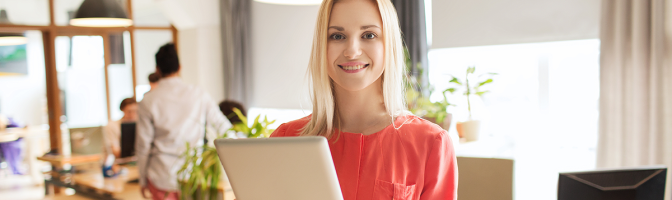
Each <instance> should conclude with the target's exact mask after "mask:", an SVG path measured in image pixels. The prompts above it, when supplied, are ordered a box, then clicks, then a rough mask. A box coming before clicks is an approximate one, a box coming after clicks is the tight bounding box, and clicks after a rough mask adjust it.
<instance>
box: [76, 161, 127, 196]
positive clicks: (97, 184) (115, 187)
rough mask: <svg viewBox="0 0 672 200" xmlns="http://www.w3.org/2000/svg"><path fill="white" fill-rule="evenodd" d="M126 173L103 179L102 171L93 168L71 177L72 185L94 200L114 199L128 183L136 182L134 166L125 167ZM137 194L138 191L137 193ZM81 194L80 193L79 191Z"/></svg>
mask: <svg viewBox="0 0 672 200" xmlns="http://www.w3.org/2000/svg"><path fill="white" fill-rule="evenodd" d="M123 168H126V173H124V174H120V175H118V176H115V177H111V178H105V177H103V174H102V169H100V168H95V169H94V170H89V171H87V172H84V173H78V174H74V175H73V176H72V185H74V186H75V187H76V188H75V190H77V189H79V190H82V191H84V192H86V193H88V194H85V196H90V197H94V198H96V199H116V198H114V196H115V194H119V193H122V192H124V191H125V189H126V188H127V187H126V184H127V183H128V182H129V181H133V180H137V179H138V177H139V174H138V168H137V167H136V166H126V167H123ZM138 192H139V191H138ZM80 193H81V191H80Z"/></svg>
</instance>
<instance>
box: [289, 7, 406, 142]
mask: <svg viewBox="0 0 672 200" xmlns="http://www.w3.org/2000/svg"><path fill="white" fill-rule="evenodd" d="M336 1H337V0H324V1H322V5H321V6H320V11H319V13H318V16H317V23H316V25H315V36H314V37H313V47H312V52H311V55H310V62H309V64H308V74H309V76H310V77H311V79H312V88H311V89H312V103H313V114H312V116H311V119H310V121H309V122H308V124H306V126H305V127H304V128H303V130H302V131H301V133H300V135H304V136H308V135H312V136H325V137H327V138H330V137H331V136H332V135H333V133H334V130H335V128H334V124H335V122H336V119H335V118H336V106H337V105H336V103H335V100H334V92H333V84H334V83H333V81H332V80H331V78H329V75H328V74H327V69H326V67H325V66H327V65H328V64H327V53H326V52H327V37H328V33H327V29H328V27H329V17H330V16H331V10H332V8H333V6H334V3H336ZM375 2H376V3H377V5H378V10H379V11H380V17H381V19H382V21H383V27H382V29H383V34H382V35H383V43H384V48H385V49H384V53H383V56H384V61H383V66H384V71H383V75H382V77H383V80H382V87H383V88H382V89H383V99H384V104H385V109H386V111H387V113H388V114H389V115H390V117H391V120H394V118H395V117H397V116H400V115H402V114H405V113H406V104H405V102H404V98H403V96H404V95H403V94H404V91H403V90H404V87H403V78H404V73H405V66H404V65H405V62H404V59H405V58H404V52H403V51H404V47H403V44H402V37H401V31H400V29H399V20H398V18H397V12H396V10H395V9H394V5H392V2H390V0H375ZM393 123H394V121H393ZM339 129H340V128H339Z"/></svg>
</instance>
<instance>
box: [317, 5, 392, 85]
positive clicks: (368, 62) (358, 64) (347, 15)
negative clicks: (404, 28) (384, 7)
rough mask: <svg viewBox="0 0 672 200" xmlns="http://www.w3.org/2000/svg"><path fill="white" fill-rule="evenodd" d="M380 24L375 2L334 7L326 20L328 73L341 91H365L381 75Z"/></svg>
mask: <svg viewBox="0 0 672 200" xmlns="http://www.w3.org/2000/svg"><path fill="white" fill-rule="evenodd" d="M382 28H383V23H382V20H381V18H380V12H379V11H378V7H377V5H376V3H375V2H374V1H367V0H346V1H339V2H338V3H336V4H334V6H333V8H332V11H331V18H329V30H328V38H327V62H328V66H327V67H328V69H327V72H328V74H329V77H331V79H332V80H334V82H335V83H336V84H338V85H339V86H341V87H342V88H343V89H346V90H349V91H357V90H361V89H364V88H366V87H367V86H369V85H371V84H372V83H373V82H375V81H376V80H378V79H379V78H380V76H381V74H383V68H384V67H383V51H384V44H383V29H382Z"/></svg>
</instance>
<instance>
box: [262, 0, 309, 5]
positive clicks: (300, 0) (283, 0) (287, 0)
mask: <svg viewBox="0 0 672 200" xmlns="http://www.w3.org/2000/svg"><path fill="white" fill-rule="evenodd" d="M256 1H257V2H262V3H270V4H283V5H320V4H321V3H322V0H256Z"/></svg>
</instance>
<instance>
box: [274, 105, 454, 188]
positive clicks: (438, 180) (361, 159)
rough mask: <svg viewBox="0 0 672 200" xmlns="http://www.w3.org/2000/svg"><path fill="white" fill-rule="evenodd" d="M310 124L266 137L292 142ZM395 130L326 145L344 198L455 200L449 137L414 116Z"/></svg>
mask: <svg viewBox="0 0 672 200" xmlns="http://www.w3.org/2000/svg"><path fill="white" fill-rule="evenodd" d="M309 120H310V116H307V117H304V118H302V119H298V120H295V121H292V122H288V123H284V124H282V125H280V127H278V129H276V130H275V131H274V132H273V134H271V137H286V136H297V135H298V134H299V133H300V130H301V128H303V127H304V126H305V125H306V124H307V123H308V121H309ZM402 123H404V125H403V126H401V128H399V126H400V125H401V124H402ZM394 126H396V127H397V128H399V129H398V130H397V129H395V128H394ZM394 126H393V125H389V126H387V127H386V128H384V129H383V130H381V131H379V132H376V133H373V134H371V135H363V134H361V133H348V132H341V134H338V133H337V134H335V136H338V139H336V137H332V138H331V139H330V140H329V148H330V149H331V156H332V158H333V160H334V166H335V168H336V174H337V175H338V181H339V182H340V186H341V192H342V193H343V198H344V199H345V200H355V199H360V200H364V199H374V200H378V199H385V200H389V199H395V200H418V199H421V200H425V199H427V200H429V199H431V200H456V199H457V160H456V158H455V152H454V150H453V146H452V143H451V141H450V137H449V136H448V133H447V132H446V131H445V130H443V129H442V128H441V127H439V126H438V125H436V124H433V123H431V122H429V121H426V120H424V119H422V118H419V117H417V116H414V115H406V116H400V117H397V119H396V120H395V123H394Z"/></svg>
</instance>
